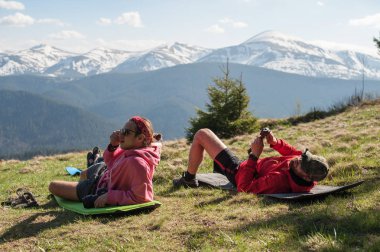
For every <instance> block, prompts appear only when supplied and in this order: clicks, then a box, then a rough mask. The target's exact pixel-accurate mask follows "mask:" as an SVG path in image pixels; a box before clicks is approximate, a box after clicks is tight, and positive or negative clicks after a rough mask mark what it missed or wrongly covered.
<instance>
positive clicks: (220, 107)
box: [186, 61, 258, 141]
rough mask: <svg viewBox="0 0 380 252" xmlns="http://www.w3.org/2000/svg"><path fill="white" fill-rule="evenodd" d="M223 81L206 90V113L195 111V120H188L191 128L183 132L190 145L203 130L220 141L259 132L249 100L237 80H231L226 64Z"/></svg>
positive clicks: (223, 70)
mask: <svg viewBox="0 0 380 252" xmlns="http://www.w3.org/2000/svg"><path fill="white" fill-rule="evenodd" d="M221 70H222V72H223V77H222V78H220V77H219V78H215V79H214V80H213V82H214V84H215V85H210V86H209V87H208V96H209V99H210V103H207V104H206V111H203V110H200V109H198V110H197V112H196V113H197V116H196V117H195V118H191V119H190V124H191V127H189V128H188V129H186V137H187V139H188V140H189V141H191V140H192V139H193V137H194V134H195V133H196V132H197V131H198V130H199V129H202V128H209V129H211V130H212V131H214V133H215V134H216V135H218V136H219V137H221V138H229V137H233V136H236V135H241V134H244V133H252V132H253V131H254V130H256V129H257V128H258V125H257V119H256V118H255V117H254V116H253V115H252V113H251V112H249V111H248V104H249V96H248V94H247V90H246V88H245V86H244V84H243V81H242V76H241V77H240V79H233V78H231V77H230V72H229V66H228V61H227V64H226V67H225V68H222V69H221Z"/></svg>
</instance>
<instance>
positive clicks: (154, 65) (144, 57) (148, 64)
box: [114, 43, 211, 73]
mask: <svg viewBox="0 0 380 252" xmlns="http://www.w3.org/2000/svg"><path fill="white" fill-rule="evenodd" d="M210 52H211V50H210V49H206V48H202V47H199V46H190V45H186V44H181V43H174V44H173V45H171V46H169V45H163V46H159V47H157V48H154V49H153V50H151V51H148V52H146V53H142V54H140V55H136V56H134V57H130V58H129V59H127V60H126V61H125V62H123V63H122V64H120V65H119V66H117V67H116V68H115V69H114V71H115V72H128V73H130V72H143V71H152V70H157V69H160V68H163V67H171V66H175V65H179V64H188V63H193V62H195V61H196V60H197V59H199V58H201V57H202V56H204V55H206V54H208V53H210Z"/></svg>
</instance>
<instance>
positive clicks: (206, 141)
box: [173, 129, 329, 194]
mask: <svg viewBox="0 0 380 252" xmlns="http://www.w3.org/2000/svg"><path fill="white" fill-rule="evenodd" d="M264 138H265V139H266V141H267V143H268V144H269V145H270V147H271V148H273V149H274V150H276V151H278V152H279V153H280V154H281V156H275V157H266V158H259V157H260V155H261V153H262V151H263V148H264V141H263V140H264ZM204 151H206V152H207V153H208V154H209V155H210V156H211V158H212V159H213V160H214V172H217V173H221V174H223V175H225V176H226V177H227V178H228V180H229V181H230V182H231V183H232V184H233V185H235V186H236V187H237V190H238V191H239V192H248V193H255V194H268V193H290V192H309V191H310V190H311V189H312V188H313V186H315V185H316V184H317V181H320V180H322V179H324V178H325V177H326V176H327V174H328V170H329V166H328V164H327V161H326V159H324V158H323V157H320V156H316V155H313V154H311V153H310V151H308V149H306V150H305V151H304V152H302V151H300V150H297V149H296V148H294V147H293V146H291V145H290V144H288V143H287V142H286V141H285V140H282V139H277V138H276V137H275V136H274V134H273V133H272V132H271V131H269V130H268V129H265V130H262V131H261V132H260V135H259V136H257V137H256V138H255V139H254V140H253V141H252V142H251V146H250V154H249V157H248V159H247V160H245V161H242V162H241V161H239V159H238V158H237V157H236V156H235V155H234V154H233V153H232V152H231V151H230V150H229V149H228V148H227V146H226V145H225V144H224V143H223V142H222V141H221V140H220V139H219V138H218V137H217V136H216V135H215V134H214V133H213V132H212V131H211V130H209V129H201V130H199V131H198V132H197V133H196V134H195V136H194V140H193V143H192V145H191V147H190V152H189V162H188V168H187V171H186V172H184V173H183V175H182V177H180V178H178V179H174V180H173V185H174V186H175V187H178V186H185V187H198V186H199V184H198V181H197V179H196V173H197V171H198V167H199V165H200V164H201V162H202V160H203V156H204Z"/></svg>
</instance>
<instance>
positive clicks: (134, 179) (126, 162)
mask: <svg viewBox="0 0 380 252" xmlns="http://www.w3.org/2000/svg"><path fill="white" fill-rule="evenodd" d="M160 152H161V144H157V145H156V144H152V146H149V147H145V148H141V149H134V150H122V149H120V147H118V148H117V149H116V150H115V151H114V152H110V151H108V150H105V151H104V155H103V157H104V162H105V163H106V165H107V170H106V171H105V172H104V174H103V176H102V177H101V178H100V180H99V182H98V185H97V188H98V190H99V189H100V188H104V187H106V188H107V189H108V196H107V204H108V205H131V204H140V203H144V202H148V201H152V200H153V183H152V179H153V174H154V169H155V167H156V166H157V165H158V163H159V161H160Z"/></svg>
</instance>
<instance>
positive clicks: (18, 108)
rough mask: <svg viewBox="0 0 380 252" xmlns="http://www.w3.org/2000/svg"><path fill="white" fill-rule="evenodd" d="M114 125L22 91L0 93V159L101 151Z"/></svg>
mask: <svg viewBox="0 0 380 252" xmlns="http://www.w3.org/2000/svg"><path fill="white" fill-rule="evenodd" d="M113 129H115V126H114V125H112V124H110V123H106V122H105V121H103V120H101V119H100V118H99V117H98V116H96V115H94V114H92V113H89V112H85V111H83V110H81V109H79V108H75V107H72V106H69V105H65V104H62V103H57V102H55V101H53V100H50V99H47V98H44V97H41V96H39V95H36V94H31V93H28V92H25V91H9V90H0V159H2V158H21V159H26V158H30V157H31V156H35V155H46V154H52V153H57V152H64V151H69V150H83V149H91V148H92V147H93V146H95V145H98V146H101V147H102V148H104V146H105V145H106V143H107V141H108V136H109V134H110V132H111V130H113Z"/></svg>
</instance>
